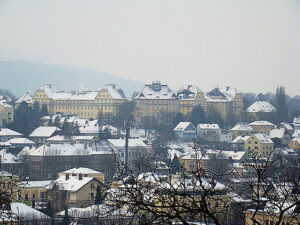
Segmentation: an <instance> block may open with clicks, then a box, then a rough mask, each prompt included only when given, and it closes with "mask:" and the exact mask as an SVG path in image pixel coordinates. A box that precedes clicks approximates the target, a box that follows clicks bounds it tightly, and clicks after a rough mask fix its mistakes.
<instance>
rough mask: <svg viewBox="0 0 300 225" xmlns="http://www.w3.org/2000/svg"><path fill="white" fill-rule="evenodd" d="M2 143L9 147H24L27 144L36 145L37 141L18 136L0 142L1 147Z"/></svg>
mask: <svg viewBox="0 0 300 225" xmlns="http://www.w3.org/2000/svg"><path fill="white" fill-rule="evenodd" d="M2 145H3V146H6V147H9V148H23V147H25V146H35V142H33V141H31V140H29V139H27V138H22V137H18V138H12V139H9V140H8V141H6V142H0V147H1V146H2Z"/></svg>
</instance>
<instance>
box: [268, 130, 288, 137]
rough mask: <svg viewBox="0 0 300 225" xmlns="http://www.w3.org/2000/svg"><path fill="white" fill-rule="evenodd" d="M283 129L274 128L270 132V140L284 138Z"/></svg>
mask: <svg viewBox="0 0 300 225" xmlns="http://www.w3.org/2000/svg"><path fill="white" fill-rule="evenodd" d="M284 133H285V129H284V128H279V129H278V128H275V129H273V130H271V131H270V134H269V136H270V138H282V137H283V136H284Z"/></svg>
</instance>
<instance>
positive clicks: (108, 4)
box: [0, 0, 300, 95]
mask: <svg viewBox="0 0 300 225" xmlns="http://www.w3.org/2000/svg"><path fill="white" fill-rule="evenodd" d="M299 27H300V2H299V1H297V0H286V1H283V0H266V1H263V2H262V1H259V0H252V1H243V2H241V1H238V0H229V1H217V0H215V1H199V0H190V1H183V0H166V1H159V0H151V1H138V0H130V1H102V0H99V1H96V0H91V1H88V2H87V1H82V0H72V1H71V0H66V1H58V0H55V1H49V0H45V1H37V0H27V1H8V0H0V30H1V35H0V60H16V59H23V60H28V61H39V62H43V63H50V64H59V65H67V66H74V67H76V68H90V69H94V70H97V71H103V72H106V73H109V74H113V75H116V76H119V77H123V78H128V79H131V80H136V81H139V82H143V83H149V82H151V81H152V80H161V82H162V83H166V84H169V85H170V87H171V88H173V89H175V90H177V89H179V88H180V87H181V86H183V85H187V84H193V85H197V86H199V88H200V89H202V90H203V91H208V90H210V89H212V88H214V87H216V86H219V87H225V86H231V87H236V88H238V89H239V90H241V91H244V92H249V91H250V92H256V93H258V92H269V91H271V92H274V91H275V89H276V87H277V86H279V85H283V86H285V87H286V91H287V93H288V94H290V95H300V91H299V88H298V83H299V82H297V81H299V71H300V63H299V62H300V29H299ZM0 69H1V68H0ZM83 75H84V74H83ZM41 76H42V75H41ZM120 86H121V85H120Z"/></svg>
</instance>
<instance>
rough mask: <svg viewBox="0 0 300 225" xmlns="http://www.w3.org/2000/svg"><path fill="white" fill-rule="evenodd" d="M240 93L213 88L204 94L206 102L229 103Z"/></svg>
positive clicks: (227, 89) (233, 89)
mask: <svg viewBox="0 0 300 225" xmlns="http://www.w3.org/2000/svg"><path fill="white" fill-rule="evenodd" d="M238 93H240V92H239V91H237V89H236V88H230V87H227V88H224V89H219V88H214V89H213V90H211V91H210V92H208V93H206V95H205V98H206V101H207V102H230V101H232V100H233V99H234V98H235V96H236V94H238Z"/></svg>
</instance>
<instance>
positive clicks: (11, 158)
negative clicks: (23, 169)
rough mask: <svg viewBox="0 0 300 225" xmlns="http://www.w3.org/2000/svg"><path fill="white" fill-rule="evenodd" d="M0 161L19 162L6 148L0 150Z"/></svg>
mask: <svg viewBox="0 0 300 225" xmlns="http://www.w3.org/2000/svg"><path fill="white" fill-rule="evenodd" d="M0 156H1V163H19V161H18V159H17V157H16V156H14V155H13V154H11V153H10V152H7V151H6V149H2V150H0Z"/></svg>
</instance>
